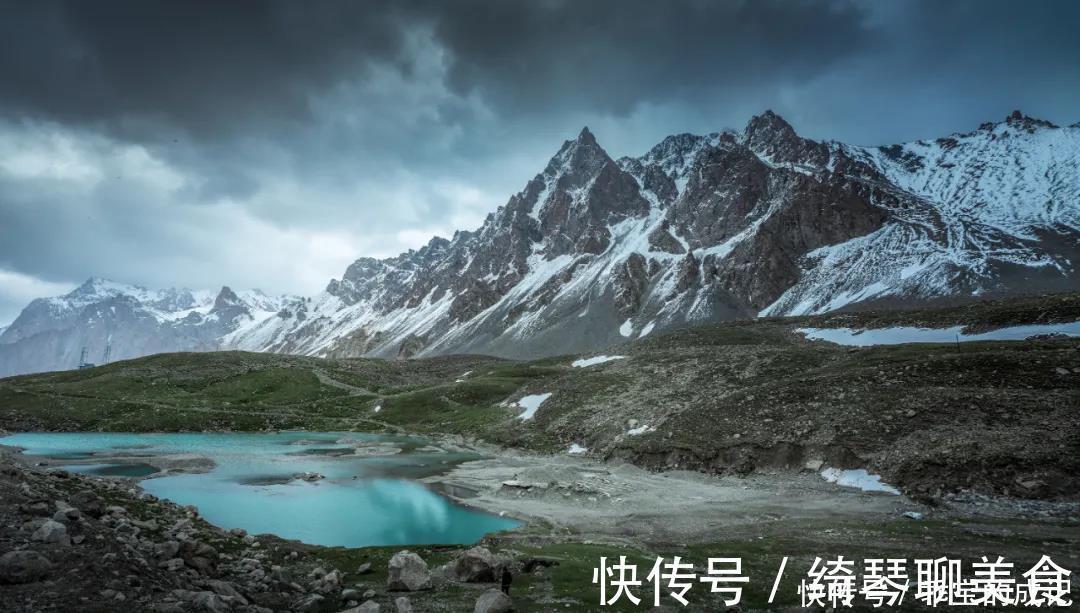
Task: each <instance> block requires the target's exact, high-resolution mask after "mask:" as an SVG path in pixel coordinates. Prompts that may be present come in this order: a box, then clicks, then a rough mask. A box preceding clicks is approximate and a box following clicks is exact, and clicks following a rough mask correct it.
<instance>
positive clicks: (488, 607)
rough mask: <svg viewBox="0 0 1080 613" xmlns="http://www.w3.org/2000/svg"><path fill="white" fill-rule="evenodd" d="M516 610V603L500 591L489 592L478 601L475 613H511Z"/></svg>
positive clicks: (474, 609)
mask: <svg viewBox="0 0 1080 613" xmlns="http://www.w3.org/2000/svg"><path fill="white" fill-rule="evenodd" d="M513 610H514V602H513V601H512V600H510V597H509V596H507V595H506V594H503V593H502V592H500V591H499V590H488V591H486V592H484V593H483V594H480V597H479V598H477V599H476V606H475V607H473V613H509V612H510V611H513Z"/></svg>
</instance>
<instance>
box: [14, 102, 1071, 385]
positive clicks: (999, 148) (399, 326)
mask: <svg viewBox="0 0 1080 613" xmlns="http://www.w3.org/2000/svg"><path fill="white" fill-rule="evenodd" d="M1077 256H1080V128H1077V127H1076V126H1072V127H1066V128H1060V127H1057V126H1054V125H1053V124H1050V123H1049V122H1046V121H1042V120H1038V119H1034V118H1031V117H1027V116H1024V115H1023V114H1021V113H1019V112H1015V113H1013V114H1012V115H1010V116H1009V117H1008V118H1006V119H1005V120H1004V121H1002V122H998V123H987V124H983V125H982V126H981V127H980V128H979V129H978V130H975V131H973V132H969V133H966V134H954V135H953V136H950V137H947V138H941V139H937V140H934V141H916V142H913V143H907V144H902V145H893V146H887V147H860V146H853V145H847V144H844V143H838V142H818V141H813V140H809V139H804V138H802V137H800V136H799V135H798V134H797V133H796V132H795V130H794V129H793V128H792V127H791V125H789V124H788V123H787V122H786V121H784V120H783V119H782V118H781V117H780V116H778V115H776V114H775V113H772V112H771V111H769V112H765V113H763V114H761V115H759V116H756V117H754V118H752V119H751V120H750V121H749V122H748V124H747V125H746V127H745V128H744V129H743V130H742V131H739V132H736V131H724V132H719V133H714V134H710V135H707V136H697V135H692V134H680V135H675V136H670V137H668V138H665V139H664V140H663V141H661V142H660V143H659V144H657V145H656V146H655V147H653V148H652V149H650V150H649V151H648V152H646V153H645V154H644V155H642V156H640V157H624V158H620V159H618V160H615V159H612V158H611V157H610V156H609V155H608V154H607V152H605V151H604V149H603V148H602V147H601V146H600V145H599V143H597V141H596V138H595V137H594V136H593V135H592V133H591V132H589V130H588V129H584V130H582V132H581V133H580V134H579V135H578V137H577V138H576V139H574V140H570V141H566V142H565V143H564V144H563V146H562V147H561V148H560V149H559V151H558V152H557V153H556V154H555V156H554V157H553V158H552V159H551V161H550V162H549V163H548V164H547V166H546V167H545V168H544V169H543V171H542V172H540V173H539V174H538V175H536V177H534V178H533V179H532V180H531V181H529V182H528V183H527V184H526V186H525V187H524V189H522V190H521V191H520V192H518V193H517V194H514V195H513V196H511V197H510V199H509V201H508V202H507V203H506V204H505V205H504V206H502V207H499V208H498V210H496V211H495V212H493V213H491V214H490V215H488V217H487V219H486V220H485V221H484V224H483V225H482V226H481V227H480V228H479V229H478V230H476V231H472V232H465V231H461V232H457V233H455V234H454V236H453V237H452V238H451V239H449V240H448V239H444V238H439V237H436V238H433V239H432V240H431V241H430V242H429V243H428V244H427V245H425V246H424V247H422V248H420V249H418V250H414V251H409V252H406V253H403V254H401V255H399V256H396V257H393V258H386V259H381V260H379V259H373V258H361V259H359V260H357V261H356V262H354V263H353V264H352V265H350V266H349V267H348V269H347V270H346V271H345V274H344V275H343V276H342V278H341V279H339V280H338V279H335V280H332V281H331V282H330V283H329V285H328V286H327V288H326V290H325V291H323V292H322V293H320V294H318V295H316V296H313V297H310V298H298V297H285V298H274V299H271V298H269V297H266V301H265V302H264V303H261V304H260V305H256V304H254V303H253V302H252V299H248V298H242V299H240V300H239V302H240V303H243V304H242V305H241V304H237V305H236V307H237V308H238V309H239V310H238V311H236V312H235V313H233V314H232V315H231V316H228V317H226V316H224V315H222V316H221V321H217V320H211V319H209V315H210V312H209V311H207V313H206V314H205V315H203V314H201V313H200V314H199V316H200V317H203V318H204V319H203V320H200V321H196V320H191V321H190V322H187V320H186V319H182V320H180V321H184V322H185V323H184V324H183V325H177V324H176V323H175V321H176V320H171V321H172V322H173V323H170V324H168V325H166V326H165V327H164V328H162V327H160V324H159V327H158V328H154V329H156V330H164V329H168V330H169V334H173V335H178V337H179V338H181V339H182V340H183V342H184V343H189V344H192V349H196V350H202V349H214V348H240V349H248V350H254V351H275V352H288V353H304V354H311V355H320V356H339V357H344V356H360V355H376V356H385V357H411V356H423V355H436V354H444V353H462V352H472V353H489V354H495V355H502V356H507V357H535V356H540V355H550V354H557V353H568V352H581V351H589V350H593V349H598V348H601V347H604V346H607V345H611V344H613V343H615V342H618V341H621V340H625V339H627V338H633V337H638V336H643V335H645V334H649V333H651V332H653V331H658V330H663V329H669V328H673V327H679V326H684V325H687V324H697V323H707V322H711V321H722V320H726V319H731V318H734V317H750V316H756V315H792V314H809V313H820V312H825V311H830V310H836V309H841V308H854V307H856V306H857V305H860V304H877V305H900V304H911V303H918V302H923V301H927V300H933V299H938V298H942V297H971V296H979V295H1002V294H1015V293H1025V292H1031V291H1042V290H1053V289H1076V288H1077V287H1080V280H1078V278H1077V273H1076V270H1075V266H1074V265H1073V262H1074V261H1076V257H1077ZM76 291H78V290H76ZM171 291H175V290H171ZM73 293H75V292H73ZM230 293H231V292H230ZM69 296H70V295H69ZM191 296H192V301H193V302H198V300H196V298H195V296H194V294H191ZM218 298H220V296H219V297H218ZM172 299H173V298H165V297H162V298H154V299H152V300H149V301H145V300H141V301H139V302H140V304H144V305H152V304H160V303H161V301H162V300H164V301H165V302H166V303H168V301H169V300H172ZM176 300H179V301H180V302H178V303H175V305H176V306H180V305H181V304H187V302H185V300H186V298H183V297H179V298H176ZM202 300H204V302H205V298H204V299H202ZM230 300H231V298H230V299H229V300H225V302H229V301H230ZM38 302H39V301H35V303H32V304H31V306H30V307H28V309H27V310H28V311H29V310H32V309H33V308H36V309H37V310H41V309H42V307H41V306H38V307H35V304H37V303H38ZM204 302H199V304H204ZM169 304H173V303H169ZM269 307H273V308H269ZM82 308H84V309H85V308H86V306H84V307H82ZM155 308H157V307H153V306H144V310H153V309H155ZM188 308H189V309H191V308H196V307H188ZM199 308H205V307H199ZM245 308H246V309H247V310H248V314H247V317H245V316H244V314H243V309H245ZM180 311H183V309H179V310H178V311H168V312H170V313H175V312H180ZM255 311H258V313H259V314H255ZM43 313H44V311H43ZM24 316H26V312H24V314H23V316H20V318H19V320H17V321H16V322H14V323H13V324H12V325H11V326H10V328H9V329H8V330H7V331H5V332H4V333H3V334H2V335H0V373H5V372H6V373H7V374H10V370H4V368H5V367H6V368H10V367H11V366H10V365H11V364H14V363H15V362H13V361H12V360H11V359H9V358H8V357H6V356H7V354H8V353H9V352H8V347H9V346H10V345H11V344H12V343H11V341H10V339H12V338H17V339H21V340H20V341H19V342H25V343H29V342H30V340H29V338H30V337H32V336H33V335H34V334H36V333H37V332H35V330H37V329H38V328H39V327H40V328H43V329H44V328H48V325H45V324H42V323H39V324H34V323H33V322H34V321H36V319H35V317H29V318H27V319H26V321H23V320H24ZM188 316H189V315H187V314H185V315H184V318H187V317H188ZM42 317H44V319H43V320H42V321H45V320H48V317H46V316H45V315H44V314H43V315H42ZM58 319H59V320H63V316H62V315H61V316H59V317H58ZM188 323H190V324H191V325H187V324H188ZM35 326H37V327H35ZM151 344H152V343H151ZM114 355H115V353H114ZM56 367H70V365H67V364H65V365H56Z"/></svg>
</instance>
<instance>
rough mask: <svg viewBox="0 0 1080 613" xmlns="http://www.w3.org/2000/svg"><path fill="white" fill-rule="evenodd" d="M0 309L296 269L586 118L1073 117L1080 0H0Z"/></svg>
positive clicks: (466, 218) (904, 121)
mask: <svg viewBox="0 0 1080 613" xmlns="http://www.w3.org/2000/svg"><path fill="white" fill-rule="evenodd" d="M0 10H2V13H0V325H3V324H6V323H9V322H10V321H11V320H12V319H14V317H15V316H16V315H17V314H18V312H19V310H20V309H21V308H22V307H23V306H24V305H25V304H26V302H28V301H29V300H30V299H32V298H34V297H38V296H42V295H52V294H57V293H62V292H64V291H67V290H68V289H70V288H71V287H74V286H75V285H77V284H78V283H80V282H81V281H83V280H84V279H86V278H87V277H89V276H91V275H95V276H103V277H109V278H113V279H116V280H119V281H125V282H129V283H136V284H141V285H145V286H149V287H168V286H186V287H192V288H211V289H212V288H216V287H219V286H221V285H223V284H229V285H231V286H233V287H234V288H248V287H258V288H261V289H263V290H265V291H268V292H273V293H283V292H289V293H304V294H311V293H315V292H317V291H319V290H321V289H322V288H323V287H325V285H326V283H327V281H328V280H329V279H330V278H331V277H338V276H340V275H341V273H342V272H343V271H344V269H345V267H346V266H347V265H348V264H349V263H350V262H351V261H352V260H354V259H355V258H356V257H359V256H365V255H369V256H389V255H394V254H396V253H398V252H400V251H402V250H405V249H408V248H412V247H418V246H420V245H422V244H423V243H425V242H427V240H428V239H429V238H430V237H431V236H432V235H435V234H439V235H443V236H449V235H450V234H452V233H453V231H454V230H456V229H474V228H475V227H477V226H478V225H479V224H480V223H481V221H482V220H483V217H484V216H485V215H486V214H487V213H488V212H489V211H492V210H494V209H495V208H496V207H498V206H499V205H501V204H504V203H505V202H506V200H507V198H508V197H509V195H510V194H511V193H513V192H516V191H517V190H519V189H521V188H522V187H523V186H524V184H525V182H526V181H528V179H529V178H531V177H532V176H533V175H534V174H535V173H537V172H538V171H540V170H541V169H542V168H543V166H544V164H545V162H546V161H547V159H548V158H549V157H550V156H551V155H552V154H553V153H554V152H555V151H556V150H557V149H558V148H559V146H560V144H561V143H562V141H563V140H565V139H567V138H572V137H573V136H574V135H576V134H577V132H578V131H579V130H580V129H581V127H582V126H584V125H588V126H589V128H590V129H591V130H592V131H593V132H594V133H595V134H596V135H597V138H598V140H599V141H600V143H601V144H602V145H603V146H604V147H605V148H606V149H607V150H608V152H609V153H611V154H612V155H613V156H615V157H618V156H620V155H626V154H640V153H643V152H644V151H645V150H647V149H648V148H649V147H650V146H651V145H653V144H655V143H656V142H657V141H659V140H660V139H661V138H663V137H664V136H666V135H668V134H672V133H677V132H697V133H706V132H711V131H715V130H718V129H722V128H726V127H733V128H741V127H742V126H743V125H744V124H745V123H746V121H747V120H748V119H749V118H750V117H751V116H752V115H754V114H756V113H760V112H761V111H763V110H765V109H768V108H771V109H773V110H775V111H777V112H778V113H780V114H781V115H783V116H784V117H785V118H787V119H788V120H789V121H790V122H791V123H792V124H793V125H794V126H795V128H796V129H797V130H798V131H799V132H800V133H802V134H804V135H807V136H810V137H814V138H821V139H838V140H844V141H848V142H853V143H858V144H887V143H893V142H902V141H908V140H915V139H919V138H932V137H938V136H944V135H947V134H950V133H952V132H958V131H967V130H970V129H973V128H975V127H976V126H978V124H979V123H981V122H983V121H987V120H1000V119H1003V118H1004V117H1005V115H1006V114H1007V113H1008V112H1010V111H1011V110H1013V109H1014V108H1020V109H1022V110H1023V111H1024V112H1026V113H1027V114H1029V115H1034V116H1038V117H1042V118H1045V119H1048V120H1051V121H1054V122H1056V123H1059V124H1071V123H1073V122H1076V121H1080V36H1077V35H1076V29H1077V27H1078V24H1080V3H1078V2H1071V1H1065V0H1063V1H1061V2H1026V3H1022V2H1019V1H1015V2H1014V1H1002V2H994V1H985V0H973V1H967V2H960V1H940V2H939V1H932V2H931V1H927V2H915V1H911V2H901V1H899V0H896V1H888V0H882V1H880V2H878V1H871V0H867V1H865V2H847V1H839V0H838V1H830V2H817V1H810V0H802V1H800V0H789V1H786V2H772V1H766V0H752V1H751V0H745V1H731V2H722V1H705V0H686V1H671V0H666V1H664V2H656V1H654V0H610V1H601V0H596V1H588V2H583V1H580V0H566V1H562V0H532V1H529V2H525V1H517V2H514V1H509V0H478V1H469V0H464V1H460V2H444V1H441V0H432V1H430V2H424V1H406V2H382V1H378V0H365V1H363V2H358V1H351V0H350V1H343V2H329V1H325V0H323V1H319V2H313V3H300V2H291V1H282V2H259V1H253V2H220V1H216V0H215V1H206V2H198V1H191V0H184V1H180V0H176V1H173V2H155V1H148V0H133V1H131V2H121V1H115V0H106V1H103V2H84V1H78V0H75V1H71V2H50V1H48V0H35V1H34V2H25V1H18V2H7V1H4V0H0Z"/></svg>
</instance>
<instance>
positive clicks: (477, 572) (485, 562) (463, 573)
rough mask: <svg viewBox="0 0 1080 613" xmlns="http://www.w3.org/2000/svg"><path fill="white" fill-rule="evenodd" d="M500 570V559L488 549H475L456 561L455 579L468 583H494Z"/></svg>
mask: <svg viewBox="0 0 1080 613" xmlns="http://www.w3.org/2000/svg"><path fill="white" fill-rule="evenodd" d="M499 570H500V565H499V560H498V558H496V557H495V556H494V555H493V554H492V553H491V552H490V551H488V549H487V548H486V547H473V548H472V549H470V550H468V551H466V552H465V553H463V554H461V555H460V556H459V557H458V559H457V560H456V561H454V577H455V578H456V579H457V580H458V581H464V582H466V583H492V582H494V581H496V580H498V578H499V577H498V574H499Z"/></svg>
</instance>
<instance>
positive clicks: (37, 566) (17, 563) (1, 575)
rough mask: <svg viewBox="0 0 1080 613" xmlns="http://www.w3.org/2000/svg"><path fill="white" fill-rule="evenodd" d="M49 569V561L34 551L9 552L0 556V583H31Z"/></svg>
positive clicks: (50, 567) (44, 574)
mask: <svg viewBox="0 0 1080 613" xmlns="http://www.w3.org/2000/svg"><path fill="white" fill-rule="evenodd" d="M51 569H52V563H51V562H49V559H48V558H46V557H45V556H43V555H41V554H40V553H37V552H36V551H9V552H7V553H5V554H4V555H2V556H0V583H31V582H34V581H38V580H40V579H44V578H45V576H46V575H48V574H49V571H50V570H51Z"/></svg>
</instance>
